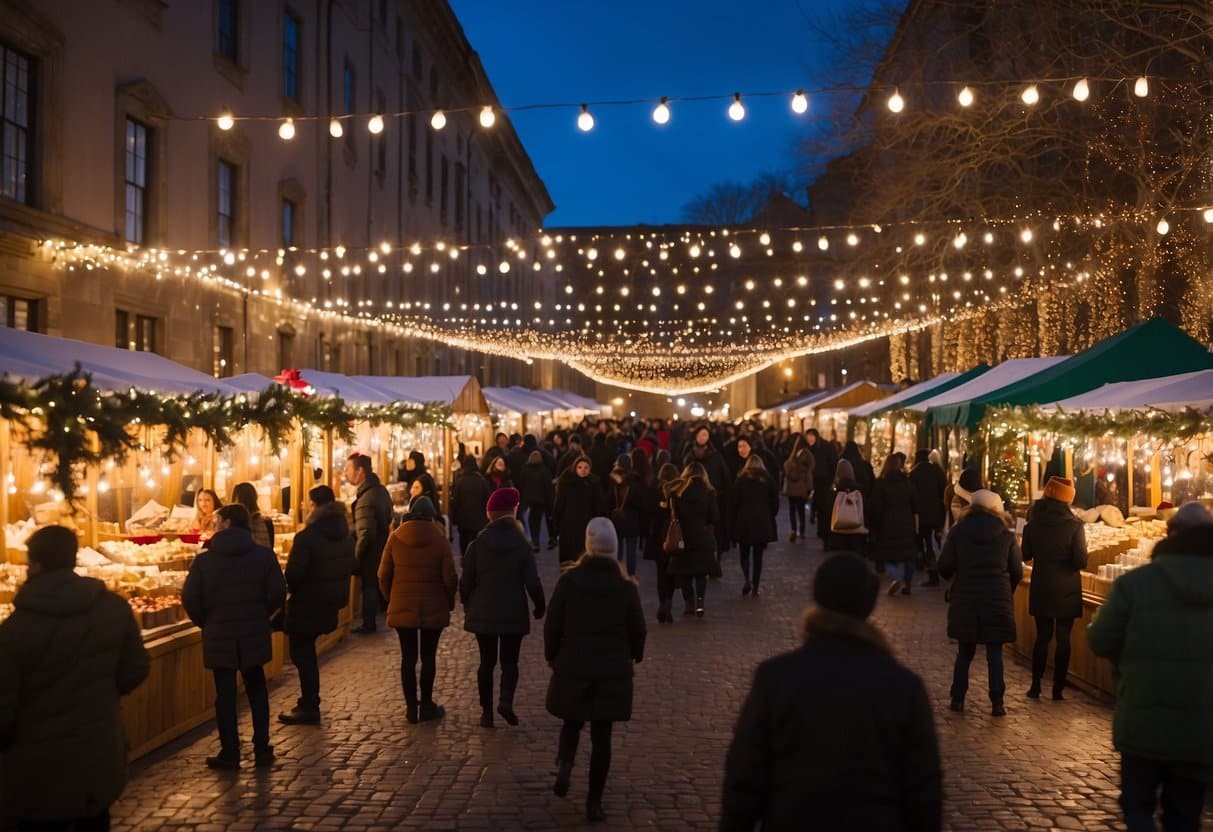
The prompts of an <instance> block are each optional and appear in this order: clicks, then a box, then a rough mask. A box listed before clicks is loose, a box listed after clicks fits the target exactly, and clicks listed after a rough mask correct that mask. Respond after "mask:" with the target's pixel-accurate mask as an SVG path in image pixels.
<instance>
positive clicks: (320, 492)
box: [307, 485, 337, 506]
mask: <svg viewBox="0 0 1213 832" xmlns="http://www.w3.org/2000/svg"><path fill="white" fill-rule="evenodd" d="M307 498H308V499H309V500H311V501H312V502H313V503H315V504H316V505H318V506H323V505H327V504H329V503H331V502H333V501H334V500H336V499H337V495H336V494H334V493H333V489H331V488H329V487H328V486H327V485H318V486H316V487H315V488H313V489H312V490H311V491H309V492H308V493H307Z"/></svg>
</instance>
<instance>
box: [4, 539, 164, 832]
mask: <svg viewBox="0 0 1213 832" xmlns="http://www.w3.org/2000/svg"><path fill="white" fill-rule="evenodd" d="M26 547H27V552H28V555H29V569H28V580H27V581H26V582H25V584H23V585H22V587H21V588H20V589H19V590H18V591H17V595H16V597H15V598H14V599H13V614H12V615H11V616H9V617H8V618H7V619H5V620H4V621H3V622H0V760H2V761H3V765H0V815H2V816H3V817H4V819H5V820H4V821H2V822H0V825H3V826H4V827H5V828H10V827H8V826H7V821H8V820H15V821H16V822H17V824H16V826H14V827H11V828H13V829H17V830H24V829H39V830H52V829H54V830H59V829H62V830H67V829H76V830H78V832H86V830H101V829H109V828H110V817H109V808H110V805H111V804H113V803H114V801H115V800H117V799H118V796H119V795H120V794H121V793H122V789H123V788H124V787H125V786H126V779H127V765H126V763H127V760H126V755H127V750H128V746H127V743H126V736H125V734H124V730H123V725H122V707H121V698H122V697H123V696H125V695H126V694H128V693H130V692H131V691H133V690H135V688H137V687H139V685H140V684H142V683H143V680H144V679H146V678H147V675H148V672H149V670H150V668H151V658H150V657H149V656H148V652H147V648H145V647H144V646H143V638H142V637H141V636H140V634H139V625H138V624H136V623H135V618H134V616H133V615H131V608H130V605H129V604H127V602H126V601H125V600H124V599H122V598H119V597H118V596H117V595H115V594H114V593H112V592H109V591H108V590H106V588H105V584H104V583H102V582H101V581H99V580H97V579H96V578H86V577H83V576H81V575H77V574H76V573H75V571H74V567H75V565H76V552H77V550H78V548H79V544H78V541H77V538H76V532H75V530H73V529H68V528H65V527H63V526H44V527H42V528H40V529H38V530H37V531H36V532H34V533H33V534H32V535H30V537H29V539H28V540H27V541H26Z"/></svg>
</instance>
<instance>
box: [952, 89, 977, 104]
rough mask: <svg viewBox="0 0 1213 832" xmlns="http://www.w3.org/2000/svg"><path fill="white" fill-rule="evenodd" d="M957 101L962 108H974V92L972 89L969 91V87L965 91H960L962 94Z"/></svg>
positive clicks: (957, 97)
mask: <svg viewBox="0 0 1213 832" xmlns="http://www.w3.org/2000/svg"><path fill="white" fill-rule="evenodd" d="M956 100H957V101H959V102H960V106H962V107H970V106H972V104H973V91H972V90H971V89H969V88H968V87H965V88H964V89H962V90H961V91H960V93H959V94H958V95H957V96H956Z"/></svg>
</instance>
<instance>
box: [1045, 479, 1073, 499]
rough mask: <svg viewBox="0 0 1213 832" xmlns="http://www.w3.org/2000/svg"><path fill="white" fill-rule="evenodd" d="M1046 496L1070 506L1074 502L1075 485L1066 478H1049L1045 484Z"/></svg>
mask: <svg viewBox="0 0 1213 832" xmlns="http://www.w3.org/2000/svg"><path fill="white" fill-rule="evenodd" d="M1045 496H1046V497H1051V498H1053V499H1054V500H1058V501H1060V502H1063V503H1065V504H1066V505H1069V504H1070V503H1072V502H1074V483H1073V482H1071V481H1070V480H1068V479H1066V478H1065V477H1049V481H1048V482H1047V483H1045Z"/></svg>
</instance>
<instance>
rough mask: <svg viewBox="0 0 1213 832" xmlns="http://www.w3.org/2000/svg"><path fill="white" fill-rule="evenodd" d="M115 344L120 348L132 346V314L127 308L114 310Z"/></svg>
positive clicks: (125, 348) (124, 348) (126, 348)
mask: <svg viewBox="0 0 1213 832" xmlns="http://www.w3.org/2000/svg"><path fill="white" fill-rule="evenodd" d="M114 346H115V347H117V348H118V349H120V350H129V349H130V348H131V314H130V313H129V312H127V311H126V310H125V309H115V310H114Z"/></svg>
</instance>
